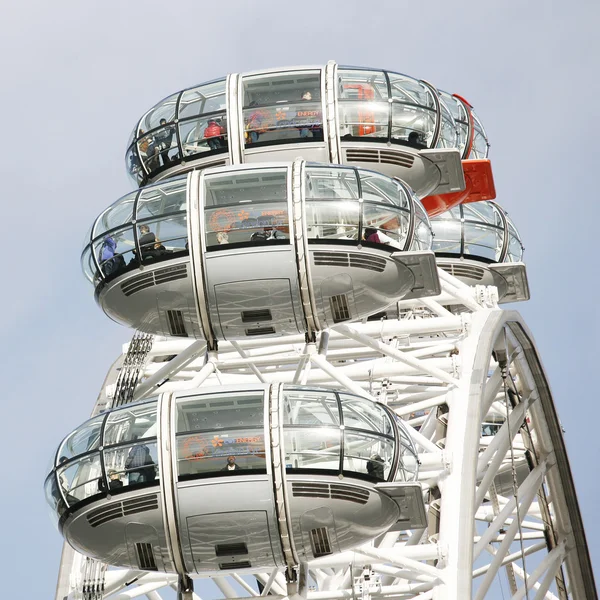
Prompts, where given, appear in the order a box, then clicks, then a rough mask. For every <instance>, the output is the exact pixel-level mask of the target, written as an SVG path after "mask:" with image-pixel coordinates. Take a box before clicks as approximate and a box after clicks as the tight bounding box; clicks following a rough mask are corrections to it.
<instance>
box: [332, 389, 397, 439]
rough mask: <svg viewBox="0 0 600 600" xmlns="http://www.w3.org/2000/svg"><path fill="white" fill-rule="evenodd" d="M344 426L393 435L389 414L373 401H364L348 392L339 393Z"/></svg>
mask: <svg viewBox="0 0 600 600" xmlns="http://www.w3.org/2000/svg"><path fill="white" fill-rule="evenodd" d="M340 400H341V403H342V412H343V415H344V426H345V427H353V428H356V429H364V430H367V431H372V432H374V433H381V434H384V435H388V436H390V437H393V435H394V430H393V426H392V423H391V421H390V417H389V415H388V414H387V413H386V412H385V410H384V409H383V407H382V406H381V405H379V404H376V403H375V402H366V401H365V400H363V399H362V398H357V397H356V396H351V395H349V394H340Z"/></svg>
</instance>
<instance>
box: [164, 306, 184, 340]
mask: <svg viewBox="0 0 600 600" xmlns="http://www.w3.org/2000/svg"><path fill="white" fill-rule="evenodd" d="M166 313H167V325H168V326H169V333H170V334H171V335H172V336H175V337H188V333H187V331H186V329H185V323H184V321H183V313H182V312H181V311H180V310H167V311H166Z"/></svg>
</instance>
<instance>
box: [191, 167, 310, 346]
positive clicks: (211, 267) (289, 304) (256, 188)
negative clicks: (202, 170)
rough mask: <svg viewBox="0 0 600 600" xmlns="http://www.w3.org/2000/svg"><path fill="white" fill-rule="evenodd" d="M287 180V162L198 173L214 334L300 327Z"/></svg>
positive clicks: (227, 336) (283, 331)
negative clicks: (200, 175)
mask: <svg viewBox="0 0 600 600" xmlns="http://www.w3.org/2000/svg"><path fill="white" fill-rule="evenodd" d="M289 187H290V184H289V169H288V168H287V167H270V168H256V169H244V170H235V171H222V172H219V173H215V174H209V175H204V176H203V177H202V178H201V181H200V188H201V189H200V207H201V210H200V211H199V217H198V218H199V219H200V231H201V232H203V235H202V240H201V244H202V248H203V252H202V254H203V268H204V282H205V290H206V302H207V305H208V313H209V318H210V320H211V325H212V328H213V331H214V332H215V335H216V337H217V338H218V339H229V340H232V339H243V338H246V337H251V336H278V335H286V334H295V333H298V332H301V331H303V330H304V328H303V320H302V316H301V315H302V313H301V304H300V298H299V288H298V275H297V268H296V258H295V252H294V247H293V233H292V220H291V219H290V204H291V201H290V198H291V190H290V189H289Z"/></svg>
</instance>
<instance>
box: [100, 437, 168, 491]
mask: <svg viewBox="0 0 600 600" xmlns="http://www.w3.org/2000/svg"><path fill="white" fill-rule="evenodd" d="M157 452H158V451H157V448H156V442H152V443H150V442H146V443H144V444H133V445H129V446H121V447H119V448H115V449H114V450H105V451H104V466H105V468H106V474H107V477H108V481H100V483H99V486H100V488H101V491H109V492H110V491H111V490H116V489H120V488H123V487H126V486H130V485H135V484H140V483H148V482H152V481H156V483H158V453H157Z"/></svg>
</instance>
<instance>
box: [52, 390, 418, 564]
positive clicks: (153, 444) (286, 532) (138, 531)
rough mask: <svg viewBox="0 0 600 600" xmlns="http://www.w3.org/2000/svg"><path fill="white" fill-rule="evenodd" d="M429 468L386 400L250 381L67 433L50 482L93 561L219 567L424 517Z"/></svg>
mask: <svg viewBox="0 0 600 600" xmlns="http://www.w3.org/2000/svg"><path fill="white" fill-rule="evenodd" d="M417 466H418V461H417V459H416V451H415V448H414V446H413V444H412V442H411V440H410V438H409V436H408V434H407V432H406V430H405V427H404V425H403V424H402V422H401V421H400V420H398V419H397V417H396V416H395V415H394V413H393V412H392V411H391V410H390V409H388V408H387V407H386V406H384V405H383V404H380V403H377V402H373V401H371V400H368V399H365V398H362V397H360V396H355V395H352V394H348V393H345V392H336V391H333V390H326V389H316V388H309V387H300V386H287V385H286V386H282V385H281V384H271V385H250V386H247V385H246V386H239V385H238V386H223V387H219V388H201V389H192V390H186V391H185V392H183V391H182V392H179V393H177V394H162V395H160V396H159V397H157V398H152V399H148V400H144V401H141V402H138V403H135V404H129V405H125V406H121V407H119V408H115V409H112V410H109V411H107V412H105V413H102V414H100V415H98V416H96V417H94V418H92V419H90V420H89V421H87V422H85V423H84V424H82V425H81V426H80V427H78V428H77V429H76V430H75V431H73V432H72V433H70V434H69V435H68V436H67V437H66V438H65V439H64V440H63V441H62V442H61V444H60V446H59V448H58V451H57V453H56V455H55V459H54V463H53V468H52V471H51V473H50V474H49V475H48V477H47V479H46V483H45V490H46V498H47V502H48V504H49V505H50V508H51V511H52V513H53V514H54V515H55V518H56V519H57V521H58V526H59V529H60V531H61V533H62V534H63V536H64V537H65V539H66V541H67V542H68V543H69V544H71V546H73V547H74V548H75V549H76V550H78V551H79V552H81V553H83V554H84V555H86V556H90V557H93V558H96V559H98V560H101V561H103V562H106V563H108V564H112V565H117V566H122V567H130V568H133V569H143V570H159V571H166V572H175V566H174V564H173V560H175V561H176V562H179V563H180V564H183V565H184V568H185V570H186V572H188V573H194V572H195V573H201V572H212V571H214V572H218V571H223V570H227V569H230V568H235V569H236V570H243V569H264V568H265V567H285V566H286V565H287V564H289V563H290V562H291V561H294V560H295V561H296V563H295V564H298V562H299V561H306V560H310V559H312V558H315V557H319V556H323V555H327V554H333V553H337V552H341V551H344V550H346V549H348V548H351V547H354V546H357V545H360V544H362V543H365V542H367V541H369V540H371V539H373V538H375V537H377V536H378V535H380V534H381V533H383V532H385V531H387V530H388V529H390V527H396V528H398V529H411V528H414V527H417V526H425V523H424V522H423V520H424V514H425V513H424V508H423V506H422V491H421V488H420V485H419V484H417V483H415V480H416V476H417V471H416V469H417ZM284 506H285V507H286V510H285V514H283V513H281V512H280V511H281V510H282V509H283V507H284ZM174 540H178V542H179V543H176V542H175V541H174ZM282 540H283V541H282ZM284 542H286V543H284Z"/></svg>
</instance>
